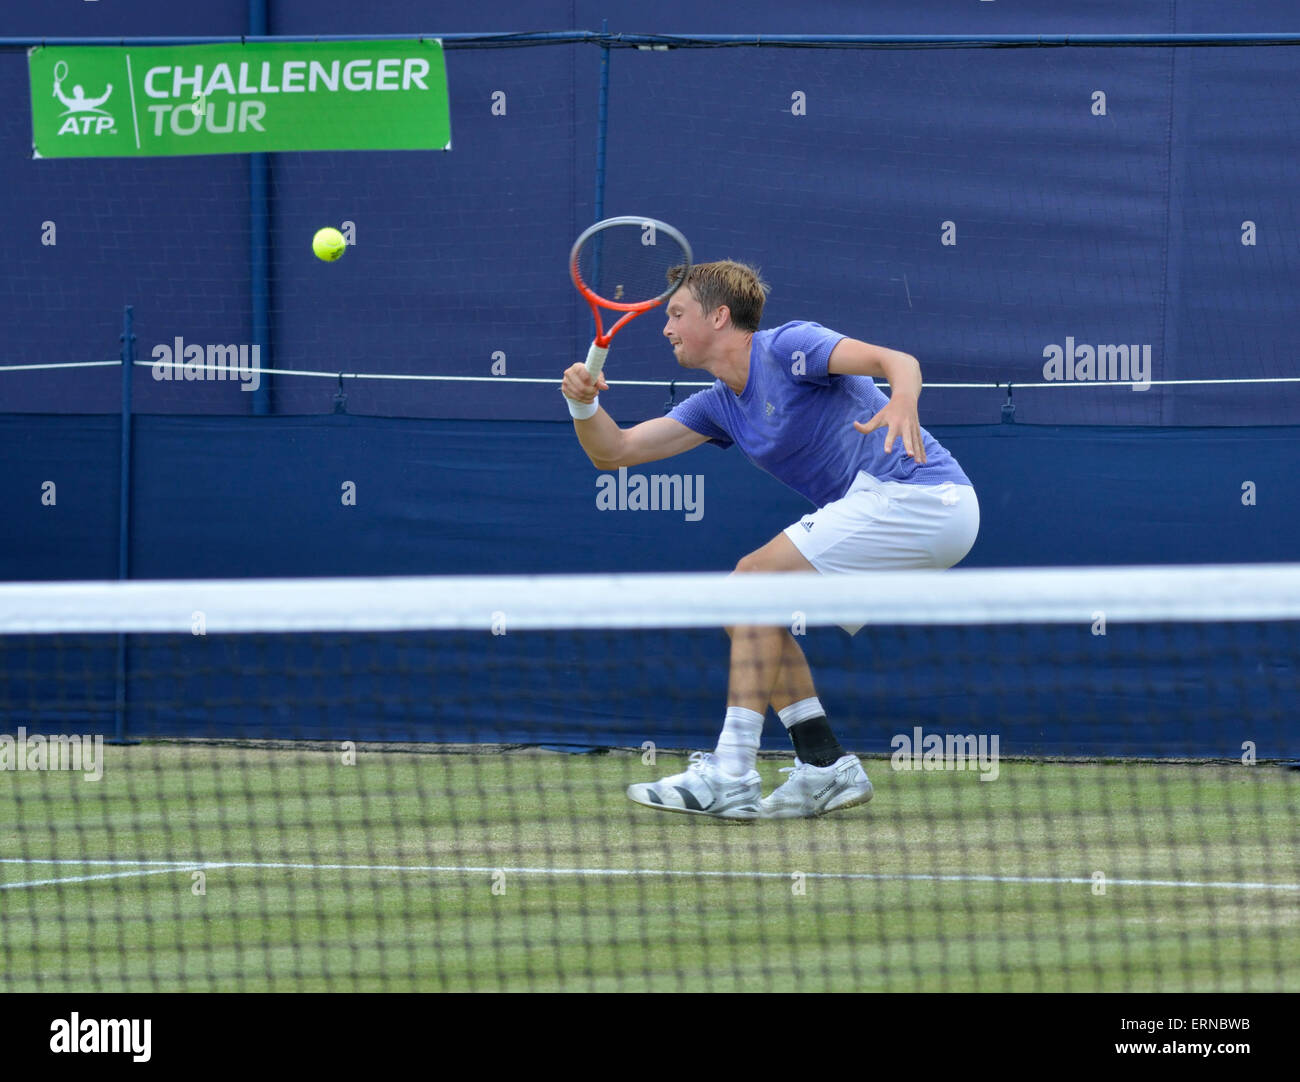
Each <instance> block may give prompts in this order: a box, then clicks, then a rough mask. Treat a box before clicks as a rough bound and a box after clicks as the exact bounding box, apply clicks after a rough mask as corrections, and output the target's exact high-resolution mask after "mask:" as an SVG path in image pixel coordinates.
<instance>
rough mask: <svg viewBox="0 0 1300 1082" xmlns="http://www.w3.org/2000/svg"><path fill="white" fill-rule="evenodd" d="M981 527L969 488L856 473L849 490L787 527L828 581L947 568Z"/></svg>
mask: <svg viewBox="0 0 1300 1082" xmlns="http://www.w3.org/2000/svg"><path fill="white" fill-rule="evenodd" d="M979 529H980V505H979V500H977V499H976V498H975V490H974V489H973V488H972V487H971V486H970V485H956V484H953V483H952V482H951V481H947V482H945V483H944V484H942V485H904V484H902V483H901V482H898V481H877V480H876V479H875V478H874V477H872V476H871V475H870V474H867V473H859V474H858V477H857V480H856V481H854V482H853V484H852V486H851V487H850V488H849V491H848V492H847V493H845V494H844V495H843V496H842V497H841V498H840V499H838V500H832V501H831V502H830V503H828V504H827V505H826V506H825V507H823V508H820V509H819V510H817V511H814V512H813V513H812V514H810V515H804V517H803V518H801V519H800V520H799V521H798V522H796V523H794V525H792V526H787V527H786V528H785V535H786V537H788V538H789V539H790V540H791V541H792V542H793V543H794V547H795V548H797V549H798V550H799V551H800V552H801V553H802V554H803V557H804V559H806V560H807V561H808V562H809V563H810V564H812V565H813V567H815V568H816V569H817V570H818V571H820V572H821V573H822V574H824V575H834V574H846V573H853V572H859V571H886V570H888V571H896V570H904V569H914V568H939V569H942V568H946V567H952V565H953V564H955V563H957V562H958V561H960V560H961V559H963V558H964V557H965V555H966V553H968V552H970V550H971V546H972V545H974V544H975V535H976V534H978V533H979Z"/></svg>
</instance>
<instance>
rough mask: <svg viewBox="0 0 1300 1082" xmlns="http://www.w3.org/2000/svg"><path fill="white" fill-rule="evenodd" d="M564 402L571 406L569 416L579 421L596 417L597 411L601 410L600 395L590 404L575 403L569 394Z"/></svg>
mask: <svg viewBox="0 0 1300 1082" xmlns="http://www.w3.org/2000/svg"><path fill="white" fill-rule="evenodd" d="M564 401H566V402H567V403H568V404H569V415H570V416H572V417H573V418H574V419H576V420H579V421H585V420H586V419H587V418H588V417H594V416H595V415H596V411H597V410H598V409H600V395H597V396H596V397H595V398H593V399H592V400H591V401H590V402H575V401H574V400H573V399H572V398H570V397H569V396H568V395H567V394H566V395H565V396H564Z"/></svg>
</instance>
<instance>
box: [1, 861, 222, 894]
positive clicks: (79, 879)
mask: <svg viewBox="0 0 1300 1082" xmlns="http://www.w3.org/2000/svg"><path fill="white" fill-rule="evenodd" d="M201 871H203V865H201V864H196V865H193V866H188V865H184V864H177V865H174V866H171V867H167V868H136V869H135V870H134V871H130V872H100V873H99V874H98V875H73V876H65V877H61V878H58V879H29V880H27V881H26V882H23V883H0V890H18V889H19V888H20V887H49V886H56V885H58V884H59V883H89V882H91V881H92V880H96V879H127V878H130V877H131V876H137V877H138V876H145V875H163V874H164V873H165V872H201Z"/></svg>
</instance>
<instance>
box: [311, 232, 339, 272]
mask: <svg viewBox="0 0 1300 1082" xmlns="http://www.w3.org/2000/svg"><path fill="white" fill-rule="evenodd" d="M346 247H347V241H345V240H344V239H343V234H342V233H340V232H339V231H338V230H337V229H334V228H333V227H331V226H326V227H325V228H324V229H318V230H317V231H316V235H315V236H314V237H312V238H311V250H312V251H313V252H315V253H316V258H317V259H323V260H324V261H325V262H326V263H333V262H334V260H336V259H338V258H339V257H340V256H341V255H342V254H343V249H344V248H346Z"/></svg>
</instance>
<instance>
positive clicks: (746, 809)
mask: <svg viewBox="0 0 1300 1082" xmlns="http://www.w3.org/2000/svg"><path fill="white" fill-rule="evenodd" d="M762 797H763V784H762V780H761V779H760V778H759V775H758V771H757V770H751V771H750V772H749V773H748V774H746V775H744V776H743V777H739V778H734V777H732V776H731V775H730V774H725V773H723V771H722V768H721V767H720V766H719V765H718V760H717V759H716V758H714V756H713V753H712V752H707V751H695V752H691V765H690V766H689V767H687V768H686V770H684V771H683V772H682V773H680V774H673V775H670V776H669V777H667V778H661V779H660V780H659V781H655V782H637V783H636V784H635V785H629V786H628V787H627V798H628V800H630V801H632V803H634V804H642V805H644V806H645V807H647V808H654V809H655V810H656V811H671V812H686V813H688V814H690V815H711V816H713V817H714V818H715V819H738V820H751V819H757V818H758V814H759V812H758V808H759V801H760V800H761V799H762Z"/></svg>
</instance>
